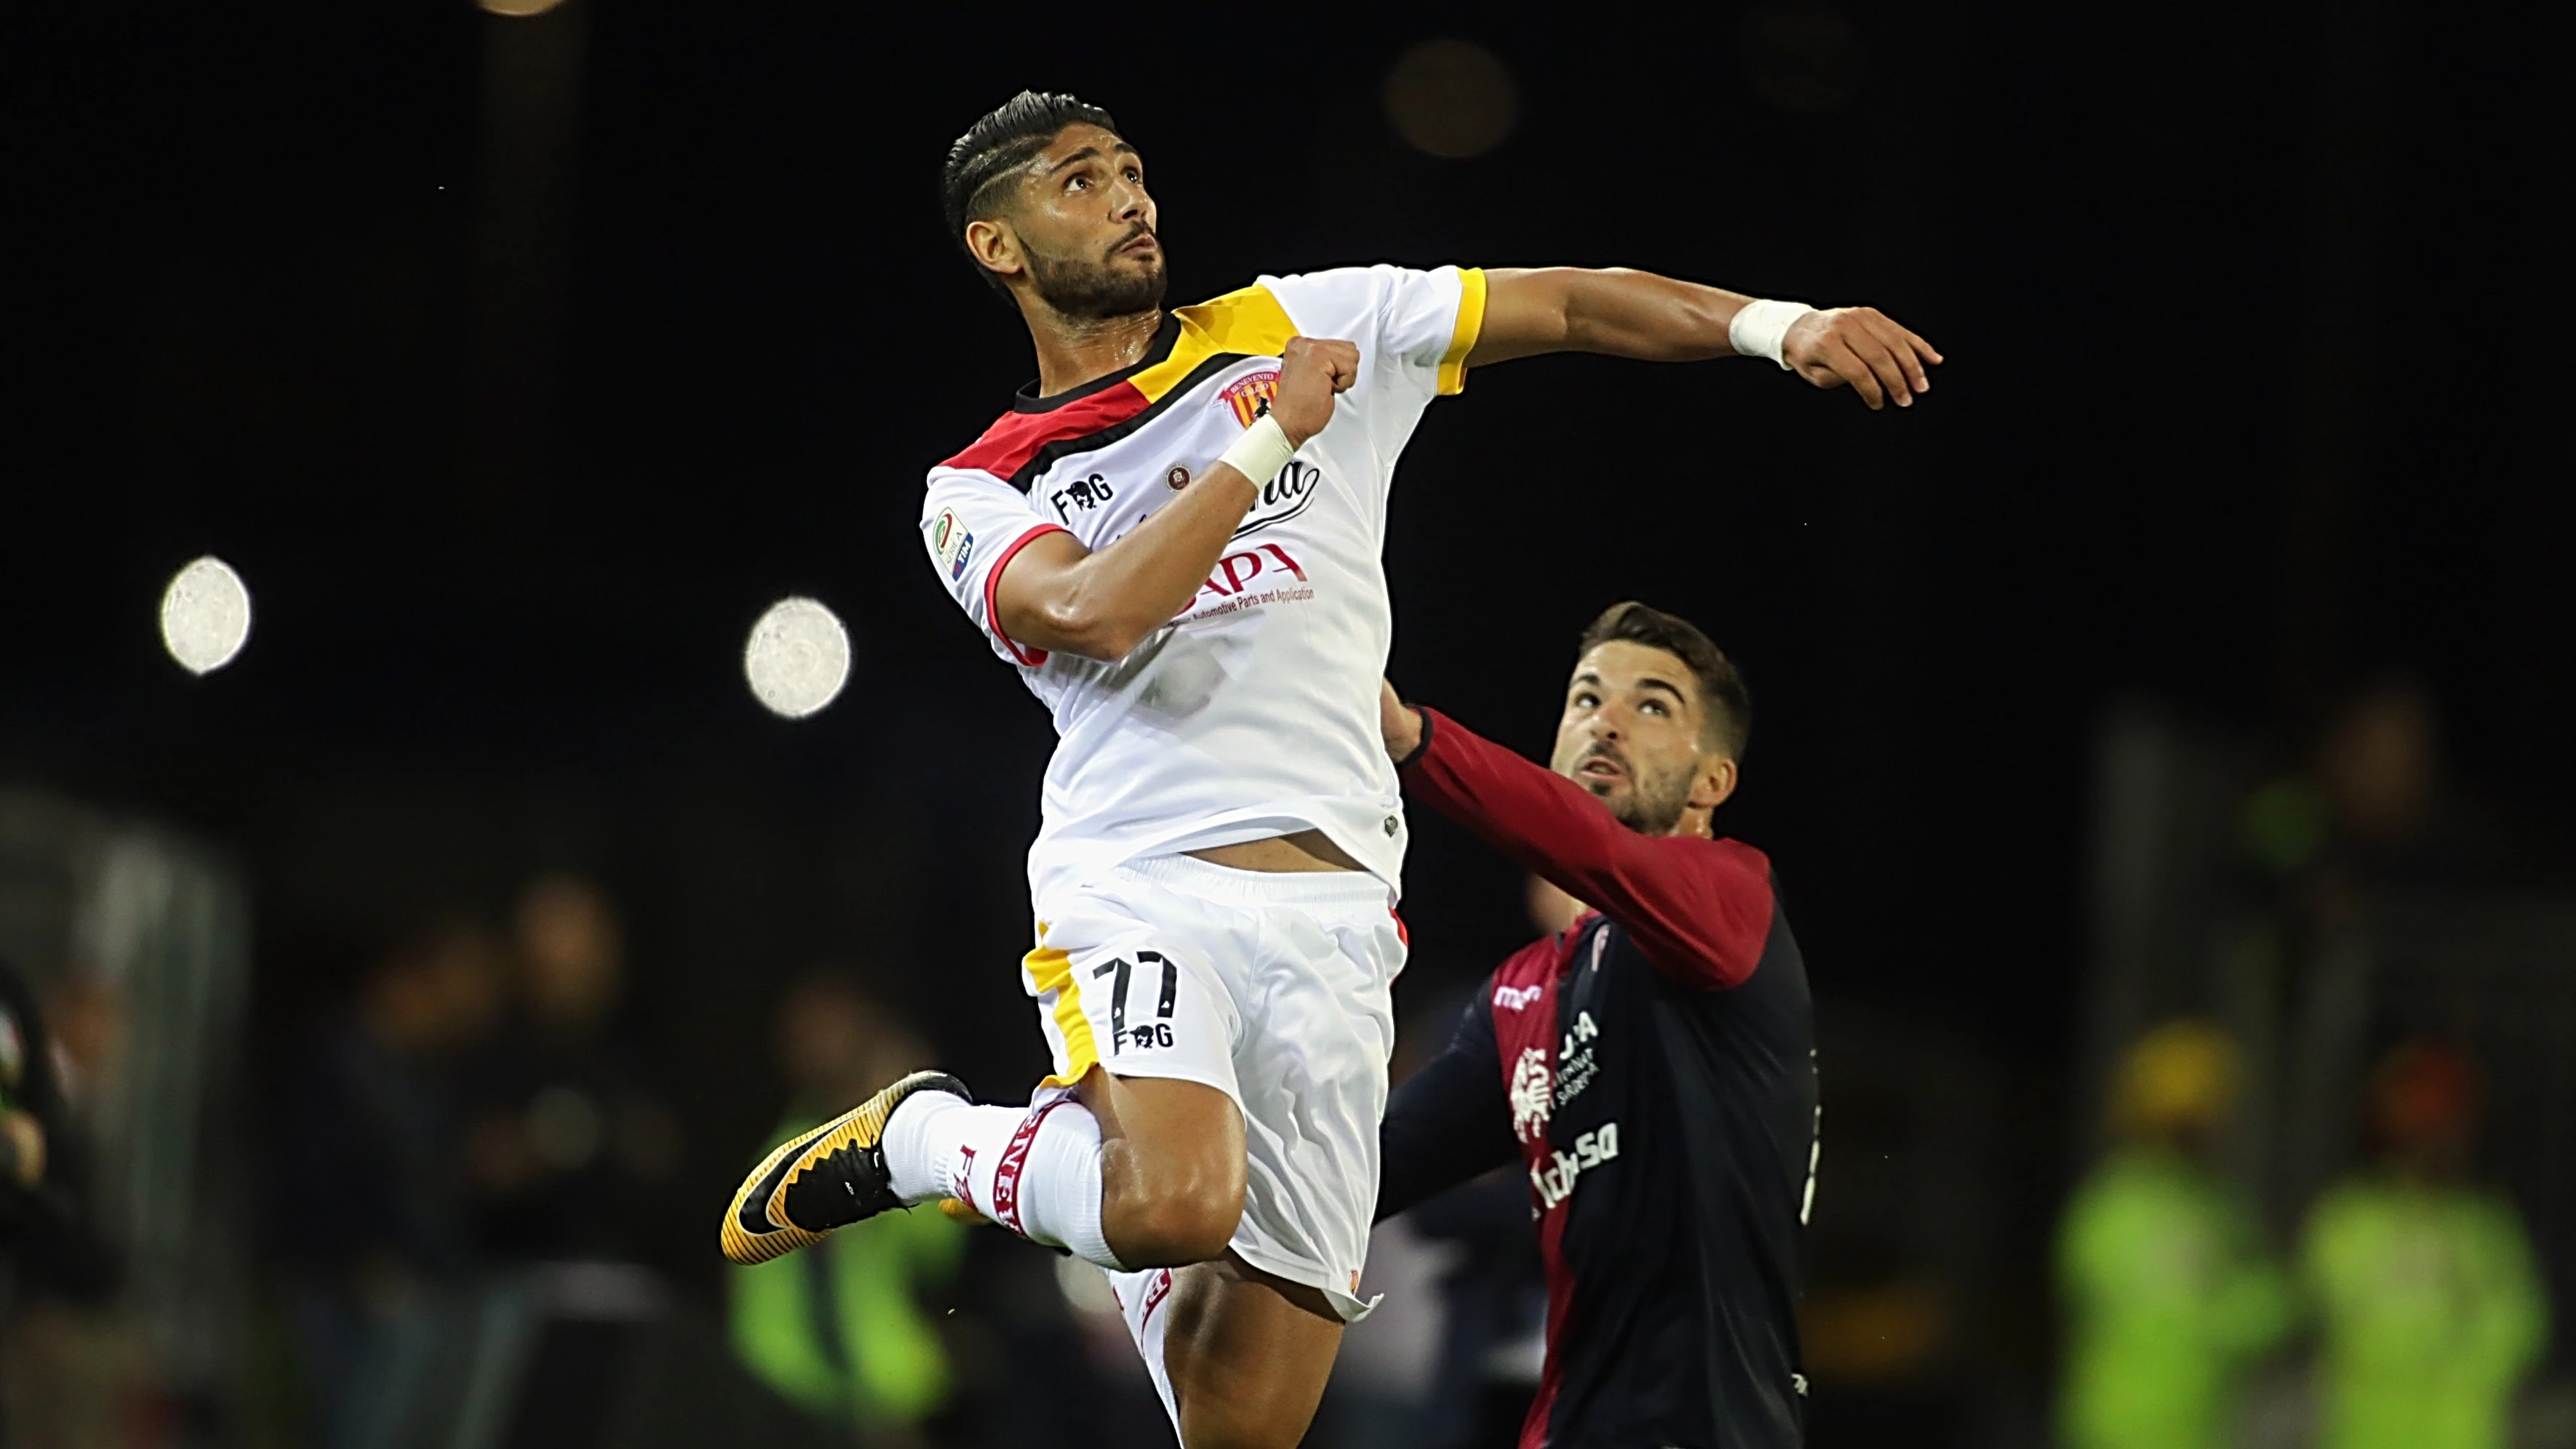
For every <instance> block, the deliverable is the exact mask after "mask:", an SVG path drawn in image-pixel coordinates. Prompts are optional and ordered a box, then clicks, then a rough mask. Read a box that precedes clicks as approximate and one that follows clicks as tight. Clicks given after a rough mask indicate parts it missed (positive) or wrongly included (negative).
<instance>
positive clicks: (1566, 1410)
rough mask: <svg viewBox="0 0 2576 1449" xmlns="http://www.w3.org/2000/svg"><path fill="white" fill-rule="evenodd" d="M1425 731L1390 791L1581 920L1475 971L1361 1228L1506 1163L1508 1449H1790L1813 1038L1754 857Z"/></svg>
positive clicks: (1781, 923)
mask: <svg viewBox="0 0 2576 1449" xmlns="http://www.w3.org/2000/svg"><path fill="white" fill-rule="evenodd" d="M1423 717H1424V728H1425V729H1426V731H1428V738H1427V740H1426V741H1425V744H1424V746H1423V748H1422V749H1421V750H1420V751H1419V752H1417V753H1416V755H1415V756H1414V757H1413V759H1412V760H1410V761H1408V762H1407V763H1406V765H1405V767H1404V770H1403V777H1404V785H1405V789H1406V791H1407V793H1409V794H1410V795H1411V796H1412V797H1413V798H1414V799H1415V800H1417V801H1420V802H1423V803H1426V804H1429V805H1431V806H1432V807H1433V808H1435V809H1437V810H1439V811H1440V812H1441V813H1442V814H1444V815H1448V816H1450V817H1451V818H1453V819H1455V820H1457V821H1459V822H1460V823H1461V824H1463V825H1465V826H1467V827H1468V828H1469V829H1471V830H1473V831H1475V832H1476V833H1477V834H1478V835H1480V836H1483V837H1484V838H1485V839H1486V840H1487V841H1489V842H1490V843H1492V844H1493V845H1494V846H1495V847H1496V848H1497V849H1499V850H1501V851H1502V852H1503V853H1504V854H1505V855H1508V856H1510V857H1511V858H1512V859H1514V860H1516V861H1519V862H1520V863H1521V864H1523V865H1525V866H1527V867H1529V868H1530V869H1531V870H1533V871H1535V872H1537V873H1538V874H1539V875H1541V876H1544V877H1545V878H1547V879H1548V880H1550V881H1552V882H1554V883H1555V884H1556V885H1558V886H1560V887H1562V888H1563V889H1564V890H1566V891H1567V892H1568V893H1569V894H1571V895H1573V896H1574V897H1575V898H1576V899H1577V900H1580V901H1584V902H1587V903H1588V904H1590V905H1591V906H1592V907H1593V908H1594V910H1593V911H1592V912H1590V913H1587V914H1586V915H1585V916H1584V917H1583V918H1582V919H1580V920H1578V921H1576V922H1575V924H1574V925H1573V926H1571V927H1569V928H1567V929H1566V930H1565V931H1564V932H1562V933H1560V934H1557V935H1554V936H1549V937H1545V938H1542V939H1540V940H1538V941H1534V942H1532V943H1531V944H1530V945H1528V946H1526V947H1524V948H1522V949H1521V950H1520V951H1518V952H1516V953H1515V954H1514V955H1513V956H1512V957H1511V958H1510V959H1509V960H1507V961H1505V962H1504V963H1503V964H1502V965H1501V966H1500V967H1498V968H1496V970H1495V971H1494V973H1493V975H1492V976H1491V977H1489V978H1488V979H1487V980H1486V982H1485V983H1484V985H1483V987H1482V988H1481V989H1480V990H1479V992H1478V995H1477V999H1476V1000H1475V1001H1474V1002H1473V1003H1471V1004H1470V1006H1469V1008H1468V1010H1467V1013H1466V1015H1465V1017H1464V1018H1463V1019H1462V1020H1461V1021H1460V1022H1459V1024H1458V1028H1457V1031H1456V1033H1455V1035H1454V1036H1453V1037H1452V1039H1451V1041H1450V1043H1449V1046H1448V1048H1447V1049H1446V1050H1445V1051H1443V1052H1442V1053H1441V1055H1440V1056H1439V1057H1437V1058H1435V1059H1434V1060H1433V1061H1432V1062H1431V1063H1430V1064H1429V1065H1427V1066H1425V1067H1424V1068H1423V1069H1422V1070H1421V1071H1419V1072H1417V1073H1416V1074H1415V1075H1414V1076H1413V1077H1412V1078H1410V1079H1409V1080H1407V1081H1406V1082H1405V1084H1404V1085H1403V1086H1402V1087H1400V1088H1398V1089H1397V1091H1396V1093H1395V1095H1394V1097H1393V1099H1392V1100H1391V1101H1390V1102H1389V1103H1388V1106H1387V1115H1386V1124H1385V1127H1384V1129H1383V1132H1382V1134H1381V1136H1382V1148H1383V1152H1382V1156H1383V1160H1384V1163H1385V1167H1384V1177H1383V1179H1382V1183H1383V1185H1382V1186H1381V1188H1380V1191H1379V1197H1378V1213H1379V1216H1381V1217H1384V1216H1388V1215H1391V1214H1394V1213H1397V1212H1401V1211H1403V1210H1404V1209H1405V1208H1407V1207H1409V1206H1411V1205H1412V1204H1414V1203H1416V1202H1419V1201H1421V1200H1422V1199H1424V1198H1426V1197H1429V1196H1431V1195H1432V1194H1433V1193H1436V1192H1439V1191H1441V1190H1442V1189H1444V1188H1447V1187H1450V1186H1452V1185H1454V1184H1456V1183H1459V1182H1463V1181H1465V1180H1466V1179H1468V1178H1471V1177H1474V1176H1476V1175H1478V1174H1479V1173H1482V1172H1484V1171H1487V1170H1488V1169H1491V1168H1493V1167H1495V1166H1498V1165H1500V1164H1502V1163H1505V1162H1509V1161H1512V1160H1513V1159H1514V1158H1516V1157H1517V1158H1518V1159H1519V1160H1521V1161H1522V1162H1523V1163H1524V1164H1525V1165H1526V1166H1527V1167H1528V1169H1529V1179H1530V1209H1531V1213H1532V1216H1533V1217H1534V1218H1535V1219H1536V1224H1537V1231H1538V1235H1539V1249H1540V1254H1541V1256H1542V1258H1543V1259H1544V1260H1545V1262H1546V1264H1547V1274H1548V1329H1547V1366H1546V1369H1545V1372H1544V1376H1543V1378H1542V1379H1541V1381H1540V1386H1539V1393H1538V1398H1537V1401H1536V1402H1535V1403H1534V1404H1532V1406H1531V1409H1530V1417H1529V1420H1528V1422H1527V1424H1526V1425H1525V1426H1524V1427H1523V1430H1522V1435H1521V1445H1522V1449H1574V1446H1594V1445H1600V1446H1611V1445H1639V1446H1643V1445H1677V1446H1685V1449H1702V1446H1704V1449H1718V1446H1725V1449H1773V1446H1789V1445H1795V1444H1797V1443H1799V1442H1800V1440H1801V1437H1802V1426H1803V1423H1804V1420H1805V1412H1804V1399H1805V1393H1806V1380H1805V1377H1804V1375H1803V1374H1802V1372H1801V1371H1800V1366H1799V1357H1798V1331H1797V1317H1796V1314H1797V1303H1798V1296H1799V1293H1800V1290H1801V1287H1802V1285H1803V1282H1804V1276H1805V1272H1804V1254H1803V1249H1802V1245H1801V1241H1800V1240H1801V1228H1802V1227H1803V1225H1804V1222H1805V1218H1806V1208H1807V1201H1808V1197H1809V1195H1810V1193H1811V1192H1812V1190H1813V1185H1814V1178H1813V1173H1814V1168H1815V1146H1816V1126H1817V1111H1816V1073H1815V1050H1814V1040H1815V1038H1814V1027H1813V1014H1812V1011H1811V1009H1810V1005H1809V1000H1808V994H1807V976H1806V967H1805V964H1804V962H1803V961H1802V960H1801V958H1800V957H1799V954H1798V946H1797V942H1796V940H1795V939H1794V938H1792V937H1791V935H1790V934H1789V927H1788V923H1787V922H1786V921H1785V920H1783V919H1782V918H1781V916H1780V912H1779V907H1778V901H1777V896H1776V894H1775V891H1774V887H1773V883H1772V879H1771V869H1770V862H1769V861H1768V860H1767V859H1766V858H1765V857H1764V856H1763V854H1762V852H1760V851H1758V850H1755V849H1753V848H1752V847H1751V846H1748V845H1744V844H1742V843H1740V842H1737V841H1733V840H1709V839H1704V838H1698V837H1655V836H1645V835H1639V834H1637V833H1636V832H1634V831H1631V830H1629V829H1628V828H1626V827H1625V826H1623V825H1621V824H1620V823H1619V822H1618V821H1617V820H1616V819H1615V818H1613V817H1612V816H1611V814H1610V812H1609V810H1608V808H1607V807H1605V806H1604V805H1603V804H1602V803H1601V802H1600V801H1599V800H1597V799H1595V798H1593V796H1592V795H1591V794H1590V792H1588V791H1586V790H1584V789H1583V788H1582V787H1581V786H1579V785H1577V784H1575V783H1574V782H1573V781H1571V780H1568V779H1565V778H1564V777H1562V776H1559V775H1557V774H1555V773H1553V772H1552V771H1549V770H1547V769H1545V768H1542V767H1541V766H1538V765H1535V764H1532V763H1531V762H1529V761H1528V760H1525V759H1522V758H1521V757H1520V756H1518V755H1516V754H1514V753H1512V752H1511V751H1509V750H1507V749H1504V748H1502V747H1501V746H1499V745H1496V744H1493V743H1492V742H1490V741H1487V740H1484V739H1480V738H1478V737H1477V736H1475V735H1474V734H1471V733H1469V732H1468V731H1467V730H1466V729H1464V728H1463V727H1461V726H1460V725H1458V724H1457V723H1456V722H1455V721H1453V720H1449V719H1447V718H1444V717H1442V716H1439V715H1437V714H1435V713H1433V712H1431V711H1429V710H1425V711H1424V712H1423Z"/></svg>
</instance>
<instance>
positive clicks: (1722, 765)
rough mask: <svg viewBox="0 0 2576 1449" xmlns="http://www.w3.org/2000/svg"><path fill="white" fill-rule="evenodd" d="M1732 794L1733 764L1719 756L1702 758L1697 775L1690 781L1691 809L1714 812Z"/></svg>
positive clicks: (1733, 786) (1733, 788)
mask: <svg viewBox="0 0 2576 1449" xmlns="http://www.w3.org/2000/svg"><path fill="white" fill-rule="evenodd" d="M1734 793H1735V762H1734V761H1733V760H1730V759H1728V758H1727V757H1726V756H1724V755H1719V754H1710V755H1705V756H1702V757H1701V759H1700V762H1699V773H1698V774H1697V775H1696V776H1694V777H1693V778H1692V779H1691V792H1690V806H1691V808H1692V809H1693V810H1714V809H1716V808H1717V807H1718V806H1720V805H1723V804H1725V803H1726V799H1727V797H1728V796H1730V795H1732V794H1734Z"/></svg>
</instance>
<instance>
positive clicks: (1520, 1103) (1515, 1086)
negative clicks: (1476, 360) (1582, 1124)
mask: <svg viewBox="0 0 2576 1449" xmlns="http://www.w3.org/2000/svg"><path fill="white" fill-rule="evenodd" d="M1547 1078H1548V1071H1547V1053H1545V1052H1543V1051H1540V1050H1539V1049H1538V1048H1537V1047H1524V1048H1522V1049H1521V1059H1520V1060H1519V1061H1517V1062H1514V1063H1512V1088H1511V1104H1512V1135H1513V1136H1514V1137H1517V1138H1519V1139H1520V1140H1521V1141H1523V1142H1528V1141H1529V1140H1531V1139H1532V1138H1534V1137H1537V1136H1538V1135H1539V1134H1541V1133H1543V1132H1545V1131H1546V1130H1547V1115H1548V1112H1549V1110H1550V1109H1551V1108H1552V1107H1553V1105H1554V1104H1553V1103H1552V1102H1550V1101H1549V1098H1550V1096H1551V1095H1552V1094H1551V1093H1550V1091H1549V1090H1548V1080H1547Z"/></svg>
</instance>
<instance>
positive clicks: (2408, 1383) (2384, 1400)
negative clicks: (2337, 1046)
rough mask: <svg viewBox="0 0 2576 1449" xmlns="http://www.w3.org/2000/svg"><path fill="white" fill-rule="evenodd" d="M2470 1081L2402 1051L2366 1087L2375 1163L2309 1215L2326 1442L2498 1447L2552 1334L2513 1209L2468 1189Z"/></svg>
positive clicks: (2360, 1447)
mask: <svg viewBox="0 0 2576 1449" xmlns="http://www.w3.org/2000/svg"><path fill="white" fill-rule="evenodd" d="M2476 1104H2477V1079H2476V1074H2475V1072H2474V1071H2473V1069H2472V1068H2471V1067H2470V1065H2469V1063H2468V1061H2467V1059H2466V1058H2464V1057H2462V1056H2461V1055H2460V1054H2459V1053H2458V1052H2455V1051H2452V1050H2450V1049H2448V1048H2445V1047H2439V1046H2432V1045H2426V1044H2415V1045H2410V1046H2405V1047H2401V1048H2399V1049H2398V1050H2397V1051H2396V1052H2394V1053H2392V1054H2391V1055H2390V1056H2389V1058H2388V1059H2387V1060H2386V1061H2385V1062H2383V1063H2382V1064H2381V1065H2380V1068H2379V1070H2378V1072H2377V1073H2376V1074H2375V1076H2374V1077H2373V1079H2372V1083H2371V1126H2372V1128H2373V1130H2374V1135H2375V1136H2376V1138H2377V1140H2378V1145H2379V1147H2380V1152H2381V1164H2380V1166H2379V1168H2378V1170H2376V1171H2374V1172H2372V1173H2369V1174H2367V1175H2365V1176H2362V1177H2358V1178H2355V1179H2353V1180H2351V1181H2348V1182H2345V1183H2343V1184H2341V1185H2339V1186H2337V1187H2335V1188H2333V1189H2331V1190H2329V1191H2328V1192H2327V1193H2326V1195H2325V1196H2324V1197H2323V1198H2322V1199H2320V1200H2319V1201H2318V1203H2317V1205H2316V1208H2315V1209H2314V1210H2313V1211H2312V1212H2311V1213H2310V1214H2309V1215H2308V1224H2307V1234H2306V1241H2305V1242H2304V1243H2303V1245H2302V1250H2301V1254H2300V1257H2301V1268H2302V1271H2303V1276H2304V1278H2305V1280H2306V1286H2307V1289H2308V1293H2309V1296H2310V1298H2311V1299H2312V1300H2313V1302H2314V1303H2315V1305H2316V1311H2317V1315H2318V1319H2319V1322H2318V1329H2319V1334H2320V1337H2321V1340H2322V1349H2323V1352H2322V1354H2321V1355H2320V1358H2319V1362H2318V1365H2317V1389H2318V1397H2319V1401H2320V1402H2319V1407H2320V1409H2321V1411H2322V1424H2323V1430H2324V1432H2323V1434H2322V1435H2321V1437H2320V1440H2319V1442H2320V1443H2321V1444H2323V1445H2324V1446H2325V1449H2504V1445H2505V1444H2506V1443H2507V1442H2508V1441H2509V1439H2510V1437H2511V1429H2512V1417H2513V1396H2514V1390H2515V1388H2516V1387H2517V1386H2518V1385H2519V1384H2520V1383H2521V1381H2522V1377H2523V1375H2524V1374H2525V1373H2527V1372H2528V1371H2529V1370H2530V1369H2531V1367H2532V1365H2533V1364H2534V1363H2536V1362H2537V1361H2538V1360H2539V1358H2540V1354H2541V1350H2542V1348H2543V1347H2544V1346H2545V1345H2546V1343H2547V1339H2548V1331H2549V1328H2548V1302H2547V1298H2546V1296H2545V1293H2544V1290H2543V1289H2542V1287H2541V1283H2540V1278H2539V1274H2538V1272H2537V1270H2536V1269H2535V1268H2534V1267H2533V1264H2532V1256H2531V1243H2530V1240H2529V1239H2528V1238H2527V1237H2526V1236H2525V1235H2524V1232H2523V1226H2522V1216H2521V1214H2520V1213H2518V1212H2516V1211H2515V1210H2514V1207H2513V1204H2512V1203H2510V1202H2508V1201H2506V1200H2505V1199H2504V1198H2503V1197H2502V1196H2501V1195H2499V1194H2496V1193H2490V1192H2484V1191H2480V1190H2478V1189H2476V1188H2473V1187H2470V1186H2468V1185H2466V1182H2465V1178H2466V1176H2467V1170H2468V1162H2469V1141H2470V1135H2471V1128H2472V1125H2473V1122H2474V1118H2475V1116H2476Z"/></svg>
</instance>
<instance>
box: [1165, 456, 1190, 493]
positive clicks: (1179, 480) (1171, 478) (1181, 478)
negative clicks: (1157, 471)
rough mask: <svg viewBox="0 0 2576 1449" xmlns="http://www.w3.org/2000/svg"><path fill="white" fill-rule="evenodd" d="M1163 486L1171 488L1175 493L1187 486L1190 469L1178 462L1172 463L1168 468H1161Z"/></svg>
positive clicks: (1188, 484)
mask: <svg viewBox="0 0 2576 1449" xmlns="http://www.w3.org/2000/svg"><path fill="white" fill-rule="evenodd" d="M1163 486H1165V487H1167V488H1169V489H1171V490H1172V491H1173V492H1175V493H1178V492H1180V491H1181V490H1182V489H1184V488H1187V487H1189V486H1190V470H1189V469H1187V468H1184V467H1182V466H1181V465H1180V464H1178V463H1174V464H1173V465H1172V466H1170V467H1169V468H1166V469H1164V470H1163Z"/></svg>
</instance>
